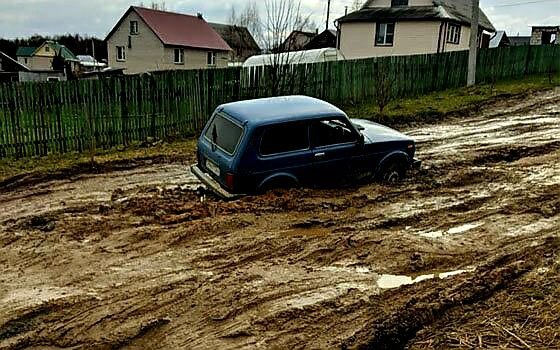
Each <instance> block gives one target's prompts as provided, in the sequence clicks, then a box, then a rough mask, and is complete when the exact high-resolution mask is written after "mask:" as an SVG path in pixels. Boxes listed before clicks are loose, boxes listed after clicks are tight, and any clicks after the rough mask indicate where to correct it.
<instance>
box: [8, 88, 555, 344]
mask: <svg viewBox="0 0 560 350" xmlns="http://www.w3.org/2000/svg"><path fill="white" fill-rule="evenodd" d="M406 131H407V132H408V133H409V134H410V135H412V136H414V137H415V138H416V139H417V140H418V142H419V154H418V157H419V158H421V159H422V160H423V161H424V165H425V166H424V168H423V169H422V170H421V171H418V172H415V173H413V174H411V176H410V179H409V180H407V181H406V182H404V183H402V184H400V185H398V186H396V187H385V186H381V185H378V184H370V185H366V186H361V187H357V188H346V189H342V190H310V189H301V190H290V191H275V192H270V193H268V194H266V195H263V196H259V197H246V198H242V199H240V200H238V201H234V202H221V201H217V200H215V199H212V198H206V199H204V200H201V199H200V198H199V197H197V196H196V194H195V192H194V189H195V188H196V187H197V186H198V183H197V182H196V180H195V179H194V178H193V177H192V175H191V174H190V173H189V171H188V166H187V165H186V164H182V163H170V164H152V165H145V164H144V165H141V166H138V167H126V168H122V169H118V170H112V171H99V172H98V173H96V174H91V173H90V174H72V176H71V177H63V176H60V177H58V178H56V179H52V178H51V179H47V178H45V179H44V181H41V182H36V183H29V184H27V185H26V186H13V187H10V188H5V189H4V190H3V191H2V192H1V193H0V203H1V211H0V225H1V226H0V269H1V274H0V349H115V348H122V349H229V348H236V349H239V348H273V349H274V348H276V349H285V348H289V349H292V348H310V349H329V348H334V349H337V348H372V349H398V348H409V349H424V348H442V349H446V348H450V347H454V348H455V347H457V348H475V347H479V348H497V347H501V348H528V347H531V348H539V349H559V348H560V326H559V325H560V316H559V315H560V283H559V282H560V281H559V279H560V277H559V272H560V234H559V233H560V232H559V231H560V141H559V140H560V90H558V89H557V90H555V91H549V92H545V93H537V94H535V95H534V96H532V97H530V98H528V99H526V100H523V101H519V100H514V99H504V101H503V102H500V103H497V104H496V105H495V106H490V107H486V108H485V109H483V110H482V111H481V112H480V113H479V114H477V115H475V116H471V117H468V118H464V119H453V120H448V121H445V122H442V123H439V124H433V125H425V126H421V127H415V128H413V129H410V130H406Z"/></svg>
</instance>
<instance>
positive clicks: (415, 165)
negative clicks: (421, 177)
mask: <svg viewBox="0 0 560 350" xmlns="http://www.w3.org/2000/svg"><path fill="white" fill-rule="evenodd" d="M421 167H422V161H421V160H418V159H416V158H415V159H413V160H412V169H416V170H418V169H420V168H421Z"/></svg>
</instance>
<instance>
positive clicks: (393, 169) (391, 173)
mask: <svg viewBox="0 0 560 350" xmlns="http://www.w3.org/2000/svg"><path fill="white" fill-rule="evenodd" d="M405 173H406V169H405V167H404V166H403V165H402V164H401V163H399V162H392V163H391V164H389V165H388V166H387V167H385V168H384V169H383V170H382V172H381V176H380V180H381V181H382V182H383V183H386V184H388V185H394V184H396V183H398V182H400V181H401V180H402V179H404V176H405Z"/></svg>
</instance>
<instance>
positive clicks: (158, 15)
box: [132, 6, 231, 51]
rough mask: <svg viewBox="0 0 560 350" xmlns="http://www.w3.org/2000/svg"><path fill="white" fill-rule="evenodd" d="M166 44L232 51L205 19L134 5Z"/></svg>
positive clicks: (137, 11) (134, 8) (133, 8)
mask: <svg viewBox="0 0 560 350" xmlns="http://www.w3.org/2000/svg"><path fill="white" fill-rule="evenodd" d="M132 10H134V11H136V13H138V15H139V16H140V17H141V18H142V19H143V20H144V22H146V24H147V25H148V26H149V27H150V28H151V29H152V30H153V31H154V33H155V34H156V35H157V36H158V37H159V39H160V40H161V41H162V42H163V44H164V45H174V46H186V47H193V48H202V49H213V50H221V51H230V50H231V48H230V47H229V45H228V44H227V43H226V42H225V41H224V39H222V37H220V35H218V33H216V32H215V31H214V29H212V27H210V25H209V24H208V23H206V21H205V20H204V19H200V18H198V17H197V16H189V15H184V14H181V13H173V12H165V11H157V10H152V9H147V8H143V7H136V6H133V7H132Z"/></svg>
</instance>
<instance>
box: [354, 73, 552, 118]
mask: <svg viewBox="0 0 560 350" xmlns="http://www.w3.org/2000/svg"><path fill="white" fill-rule="evenodd" d="M559 84H560V75H557V76H555V77H554V78H553V80H552V84H551V82H550V79H549V77H548V76H545V75H538V76H529V77H524V78H521V79H515V80H507V81H502V82H499V83H496V84H495V85H494V86H492V85H490V84H482V85H477V86H475V87H471V88H467V87H464V88H458V89H449V90H445V91H440V92H435V93H431V94H427V95H424V96H420V97H417V98H405V99H397V100H394V101H392V102H391V103H389V105H388V106H387V107H386V108H385V111H384V112H383V114H381V113H379V108H378V107H377V105H376V104H375V103H374V102H372V103H366V104H360V105H356V106H347V107H346V108H345V110H346V112H347V114H348V116H349V117H350V118H364V119H370V120H374V121H377V122H380V123H383V124H387V125H402V124H412V123H416V122H429V121H436V120H438V119H441V118H442V117H444V116H447V115H449V114H454V113H459V112H462V111H466V110H469V109H472V108H476V107H478V106H480V105H481V104H484V103H487V102H490V101H492V100H495V99H499V98H503V97H509V96H515V95H522V94H527V93H530V92H532V91H538V90H546V89H550V88H553V87H554V86H558V85H559Z"/></svg>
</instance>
